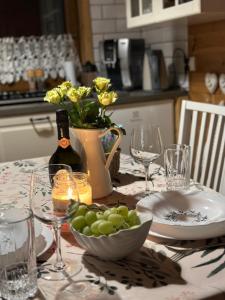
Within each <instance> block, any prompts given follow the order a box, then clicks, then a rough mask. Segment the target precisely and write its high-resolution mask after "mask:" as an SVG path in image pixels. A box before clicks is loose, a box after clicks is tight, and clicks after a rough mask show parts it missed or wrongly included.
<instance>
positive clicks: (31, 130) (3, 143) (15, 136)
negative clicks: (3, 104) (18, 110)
mask: <svg viewBox="0 0 225 300" xmlns="http://www.w3.org/2000/svg"><path fill="white" fill-rule="evenodd" d="M3 121H4V120H1V124H0V161H1V162H3V161H11V160H17V159H26V158H32V157H40V156H46V155H51V154H52V153H53V152H54V151H55V149H56V147H57V130H56V124H55V115H54V114H52V115H51V114H50V115H47V116H46V115H35V116H32V117H21V118H18V117H15V118H7V120H6V124H5V125H3V124H2V122H3Z"/></svg>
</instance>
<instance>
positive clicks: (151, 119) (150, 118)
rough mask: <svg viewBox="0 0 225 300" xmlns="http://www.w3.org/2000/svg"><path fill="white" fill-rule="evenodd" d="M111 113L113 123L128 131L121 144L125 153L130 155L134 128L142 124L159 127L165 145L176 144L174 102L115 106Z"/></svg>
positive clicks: (164, 101) (150, 102)
mask: <svg viewBox="0 0 225 300" xmlns="http://www.w3.org/2000/svg"><path fill="white" fill-rule="evenodd" d="M111 112H113V114H112V116H111V119H112V121H113V122H115V123H116V124H120V125H122V126H123V128H124V129H125V130H126V135H125V136H123V139H122V143H121V149H122V152H123V153H127V154H129V145H130V136H131V131H132V128H133V127H134V126H135V124H137V123H140V122H145V123H153V124H156V125H159V126H160V129H161V132H162V139H163V142H164V145H169V144H172V143H174V100H169V99H168V100H160V101H152V100H151V101H149V102H143V103H133V104H124V105H115V106H114V108H113V110H111Z"/></svg>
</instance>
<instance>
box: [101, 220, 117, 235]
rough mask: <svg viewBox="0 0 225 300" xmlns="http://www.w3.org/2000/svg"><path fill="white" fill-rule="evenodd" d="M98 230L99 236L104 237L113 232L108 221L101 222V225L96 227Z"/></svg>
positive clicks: (111, 225)
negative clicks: (102, 235) (103, 235)
mask: <svg viewBox="0 0 225 300" xmlns="http://www.w3.org/2000/svg"><path fill="white" fill-rule="evenodd" d="M98 230H99V232H100V233H101V234H105V235H108V234H110V233H113V232H114V231H115V230H114V228H113V224H112V222H110V221H101V223H100V224H99V225H98Z"/></svg>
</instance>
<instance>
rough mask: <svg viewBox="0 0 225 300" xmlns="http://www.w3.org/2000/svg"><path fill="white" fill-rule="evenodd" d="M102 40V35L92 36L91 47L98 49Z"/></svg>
mask: <svg viewBox="0 0 225 300" xmlns="http://www.w3.org/2000/svg"><path fill="white" fill-rule="evenodd" d="M103 38H104V35H103V34H94V35H93V47H94V48H98V46H99V42H100V41H102V40H103Z"/></svg>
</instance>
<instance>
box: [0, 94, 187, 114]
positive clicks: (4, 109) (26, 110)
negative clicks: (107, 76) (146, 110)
mask: <svg viewBox="0 0 225 300" xmlns="http://www.w3.org/2000/svg"><path fill="white" fill-rule="evenodd" d="M118 94H119V99H118V100H117V101H116V103H115V104H114V105H123V104H131V103H138V102H139V103H140V102H148V101H153V100H165V99H175V98H177V97H181V96H186V95H187V91H184V90H180V89H177V90H167V91H151V92H147V91H130V92H128V91H121V92H118ZM31 100H32V99H31ZM33 100H34V102H33V103H31V102H30V101H29V99H27V100H26V102H24V103H20V104H10V101H7V103H6V104H1V103H0V117H11V116H21V115H32V114H39V113H45V112H54V111H55V110H56V109H57V106H56V105H52V104H49V103H47V102H44V101H42V99H41V98H36V99H33Z"/></svg>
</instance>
